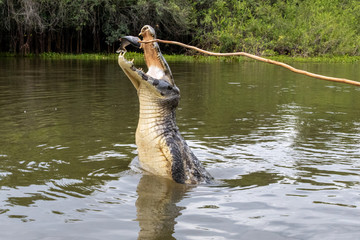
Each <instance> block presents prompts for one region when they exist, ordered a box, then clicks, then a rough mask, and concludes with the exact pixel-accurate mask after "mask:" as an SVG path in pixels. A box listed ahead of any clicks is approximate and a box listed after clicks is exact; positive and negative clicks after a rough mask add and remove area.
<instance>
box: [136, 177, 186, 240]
mask: <svg viewBox="0 0 360 240" xmlns="http://www.w3.org/2000/svg"><path fill="white" fill-rule="evenodd" d="M190 188H191V187H189V186H186V185H182V184H177V183H174V182H173V181H170V180H168V179H165V178H162V177H157V176H153V175H147V174H144V175H143V176H142V178H141V179H140V182H139V185H138V187H137V190H136V192H137V193H138V195H139V197H138V199H137V200H136V211H137V219H136V220H137V221H138V222H139V226H140V232H139V235H138V239H175V238H174V237H173V236H172V235H173V233H174V231H175V230H174V226H175V224H176V220H175V219H176V218H177V217H178V216H179V215H180V214H181V213H180V212H181V210H183V209H184V207H179V206H177V205H176V204H177V203H178V202H179V201H180V200H182V199H183V197H184V196H185V194H186V192H187V191H189V189H190Z"/></svg>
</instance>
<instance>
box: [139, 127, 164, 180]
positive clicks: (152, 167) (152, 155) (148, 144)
mask: <svg viewBox="0 0 360 240" xmlns="http://www.w3.org/2000/svg"><path fill="white" fill-rule="evenodd" d="M157 128H159V127H158V126H154V125H152V124H144V122H141V120H139V125H138V128H137V130H136V145H137V147H138V156H139V162H140V165H141V167H142V168H143V169H144V170H146V171H148V172H151V173H153V174H157V175H161V176H164V177H168V178H171V162H170V159H169V160H168V159H167V158H166V155H167V156H169V149H168V147H167V145H166V142H165V139H163V138H162V137H161V135H159V133H158V132H157V131H156V130H157Z"/></svg>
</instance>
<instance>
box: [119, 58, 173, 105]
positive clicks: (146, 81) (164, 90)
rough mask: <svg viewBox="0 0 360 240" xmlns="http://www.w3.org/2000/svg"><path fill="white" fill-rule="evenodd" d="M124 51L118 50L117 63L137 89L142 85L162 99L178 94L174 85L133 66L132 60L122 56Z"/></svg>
mask: <svg viewBox="0 0 360 240" xmlns="http://www.w3.org/2000/svg"><path fill="white" fill-rule="evenodd" d="M125 53H126V52H120V54H119V57H118V63H119V66H120V67H121V68H122V70H123V71H124V73H125V74H126V76H127V77H128V78H129V79H130V81H131V82H132V84H133V85H134V87H135V88H136V90H139V88H140V85H144V86H146V89H148V90H150V91H151V92H152V93H153V94H155V95H156V96H157V97H159V98H162V99H164V98H168V97H171V98H172V97H174V96H179V94H180V91H179V89H178V88H177V87H176V86H175V85H172V84H171V83H169V82H168V81H166V80H162V79H155V78H152V77H150V76H149V75H147V74H146V73H144V72H143V71H142V70H141V69H137V68H136V67H134V63H133V61H128V60H127V59H126V58H125V57H124V55H125Z"/></svg>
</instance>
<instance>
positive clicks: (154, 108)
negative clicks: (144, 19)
mask: <svg viewBox="0 0 360 240" xmlns="http://www.w3.org/2000/svg"><path fill="white" fill-rule="evenodd" d="M139 35H141V36H142V37H143V40H144V41H148V40H152V39H155V38H156V35H155V30H154V29H153V28H152V27H151V26H149V25H145V26H144V27H143V28H142V29H141V32H140V34H139ZM123 39H124V41H126V43H125V44H124V45H123V44H122V46H126V45H128V44H129V42H130V43H131V44H132V45H134V46H137V45H139V43H138V42H137V41H138V40H139V39H138V38H136V37H131V36H128V37H124V38H123ZM136 39H137V41H136ZM141 48H142V49H143V50H144V57H145V61H146V65H147V67H148V72H147V73H144V72H143V71H142V70H140V69H137V68H135V67H134V64H133V63H132V62H131V61H128V60H126V59H125V58H124V55H125V52H126V51H124V48H123V49H122V50H123V51H121V52H120V54H119V58H118V63H119V65H120V67H121V68H122V70H123V71H124V73H125V74H126V75H127V76H128V78H129V79H130V81H131V82H132V84H133V85H134V87H135V88H136V90H137V94H138V97H139V102H140V114H139V122H138V126H137V130H136V136H135V139H136V145H137V147H138V157H139V162H140V165H141V167H142V168H143V169H144V170H146V171H148V172H151V173H153V174H156V175H160V176H163V177H167V178H170V179H173V180H174V181H175V182H178V183H186V184H197V183H207V182H210V180H211V179H212V177H211V176H210V174H209V173H208V172H207V171H206V170H205V168H204V167H203V166H202V165H201V163H200V161H199V160H198V159H197V158H196V156H195V155H194V154H193V152H192V151H191V149H190V147H189V146H188V145H187V144H186V142H185V140H184V139H183V137H182V136H181V134H180V132H179V128H178V127H177V125H176V119H175V110H176V107H177V106H178V103H179V100H180V91H179V88H178V87H177V86H176V85H175V82H174V79H173V76H172V73H171V70H170V68H169V65H168V64H167V62H166V60H165V58H164V57H163V55H162V54H161V52H160V48H159V45H158V44H157V43H156V42H153V43H148V44H144V43H142V44H141Z"/></svg>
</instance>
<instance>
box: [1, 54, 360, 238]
mask: <svg viewBox="0 0 360 240" xmlns="http://www.w3.org/2000/svg"><path fill="white" fill-rule="evenodd" d="M293 65H294V66H296V67H299V68H302V69H305V70H308V71H313V72H316V73H319V74H325V75H331V76H337V77H344V78H350V79H354V80H359V78H358V76H360V66H359V64H304V63H303V64H299V63H295V64H293ZM139 66H140V65H139ZM170 66H171V68H172V71H173V74H174V77H175V81H176V83H177V85H178V86H179V87H180V89H181V96H182V99H181V102H180V106H179V109H178V111H177V121H178V125H179V128H180V131H181V132H182V134H183V136H184V137H185V139H186V140H187V141H188V144H189V145H190V146H191V147H192V149H193V151H194V152H195V154H196V155H197V156H198V158H200V159H201V161H202V162H203V163H204V165H205V166H206V168H207V169H208V171H209V172H210V173H211V174H212V175H213V176H214V177H215V179H216V181H215V182H214V184H212V185H200V186H184V185H179V184H175V183H173V182H171V181H169V180H166V179H162V178H159V177H156V176H152V175H146V174H141V173H138V172H135V171H133V170H131V169H130V167H129V163H130V162H131V160H132V159H133V158H134V157H135V156H136V145H135V144H134V142H135V139H134V134H135V130H136V125H137V118H138V100H137V96H136V91H135V89H134V88H133V86H132V84H131V83H130V81H129V80H128V79H127V78H126V77H125V75H124V74H123V73H122V71H121V69H120V68H119V67H118V66H117V63H116V62H112V61H78V60H76V61H75V60H67V61H60V60H55V61H54V60H39V59H16V58H3V59H0V136H1V138H0V222H1V224H0V239H137V238H138V239H355V238H356V237H358V236H360V230H359V229H360V221H359V219H360V209H359V208H360V178H359V175H360V151H359V149H360V107H359V103H360V88H358V87H353V86H350V85H344V84H337V83H331V82H325V81H321V80H313V79H311V78H308V77H304V76H300V75H296V74H294V73H292V72H289V71H287V70H285V69H281V68H279V67H276V66H272V65H267V64H264V63H257V62H242V63H212V64H203V63H201V64H200V63H197V64H170ZM140 67H144V66H140Z"/></svg>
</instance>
